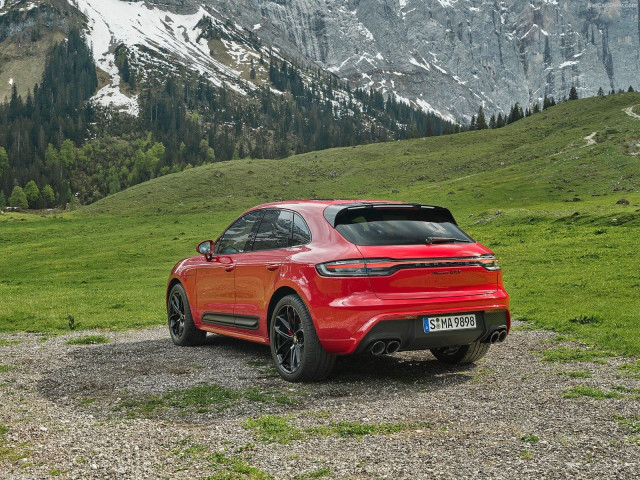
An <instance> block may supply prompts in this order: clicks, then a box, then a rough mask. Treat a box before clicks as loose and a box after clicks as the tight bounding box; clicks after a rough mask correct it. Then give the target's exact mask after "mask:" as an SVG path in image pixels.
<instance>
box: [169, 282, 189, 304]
mask: <svg viewBox="0 0 640 480" xmlns="http://www.w3.org/2000/svg"><path fill="white" fill-rule="evenodd" d="M177 284H180V285H182V282H181V281H180V279H179V278H177V277H174V278H172V279H171V280H169V284H168V285H167V293H166V294H165V302H164V303H165V304H166V306H167V308H168V307H169V294H170V293H171V289H173V287H175V286H176V285H177ZM182 288H184V285H182ZM185 292H186V290H185Z"/></svg>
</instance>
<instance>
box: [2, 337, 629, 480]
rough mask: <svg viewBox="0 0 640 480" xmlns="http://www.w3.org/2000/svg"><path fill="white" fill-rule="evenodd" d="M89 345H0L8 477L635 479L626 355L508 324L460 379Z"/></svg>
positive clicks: (127, 340) (459, 372) (399, 364)
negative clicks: (572, 356) (597, 355)
mask: <svg viewBox="0 0 640 480" xmlns="http://www.w3.org/2000/svg"><path fill="white" fill-rule="evenodd" d="M89 333H96V332H80V333H73V334H70V335H64V336H57V337H50V338H47V337H44V336H42V335H37V334H26V333H25V334H19V335H7V334H5V335H2V336H0V402H1V404H2V409H1V410H0V478H12V479H22V478H29V479H30V478H50V477H56V478H82V479H89V478H100V479H104V478H118V479H120V478H122V479H128V478H131V479H142V478H207V477H211V478H216V479H218V478H231V479H235V478H269V477H272V478H276V479H280V478H283V479H288V478H296V479H304V478H336V479H342V478H351V479H369V478H393V479H399V478H406V479H415V478H429V479H439V478H441V479H451V478H474V479H479V478H491V479H503V478H504V479H511V478H536V479H541V478H545V479H553V478H559V479H560V478H561V479H566V478H573V479H592V478H620V479H632V478H640V474H639V473H638V472H640V437H639V435H640V430H639V428H640V424H639V423H638V422H640V408H639V407H640V379H639V378H638V374H637V370H636V373H635V374H633V373H632V374H631V375H629V374H626V375H625V372H628V370H623V369H620V368H619V367H620V366H621V365H622V364H625V363H627V364H628V363H633V360H631V359H625V358H619V357H605V358H603V359H600V360H599V361H592V362H568V363H567V362H564V363H550V362H545V361H542V357H541V355H540V351H541V350H545V349H552V348H557V347H558V346H562V345H565V346H567V345H566V344H562V343H559V342H558V341H556V340H557V338H556V336H555V334H553V333H550V332H543V331H536V330H528V329H520V328H516V329H515V331H513V332H512V334H511V335H510V336H509V339H508V341H507V342H505V343H503V344H499V345H494V346H492V348H491V350H490V351H489V354H488V355H487V356H486V357H485V358H484V359H482V360H481V361H480V362H478V363H477V364H476V365H474V366H466V367H449V366H443V365H441V364H439V363H438V362H437V361H435V359H434V358H433V357H432V356H431V355H430V354H428V353H426V352H403V353H397V354H395V355H391V356H385V357H371V356H360V357H345V358H340V359H339V360H338V362H337V365H336V368H335V371H334V373H333V375H332V376H331V377H330V379H329V380H328V381H325V382H323V383H319V384H303V385H299V384H289V383H286V382H284V381H282V380H281V379H280V378H279V377H278V376H277V375H276V374H275V370H274V369H273V367H272V366H271V364H270V356H269V351H268V349H267V348H266V347H264V346H258V345H253V344H250V343H244V342H240V341H236V340H233V339H227V338H223V337H217V336H209V337H208V342H207V344H206V345H203V346H200V347H193V348H180V347H175V346H174V345H173V344H172V343H171V341H170V340H169V335H168V332H167V331H166V329H164V328H154V329H147V330H139V331H127V332H117V333H106V334H103V333H100V334H102V335H106V336H107V337H108V338H109V339H110V342H109V343H106V344H102V345H69V344H67V341H68V340H69V339H70V338H73V337H82V336H85V335H87V334H89ZM568 346H572V347H575V346H576V345H568ZM563 372H564V373H565V374H562V373H563ZM566 372H589V375H590V376H588V377H575V376H569V375H567V374H566ZM581 375H586V373H581ZM634 375H635V376H634ZM196 386H198V387H199V388H196V389H194V388H193V387H196ZM576 386H586V387H594V388H598V389H601V390H600V391H596V392H600V393H601V394H602V393H604V394H609V396H611V397H617V398H593V396H581V397H578V398H565V396H564V393H565V392H566V390H567V389H571V388H573V387H576ZM199 389H201V390H199ZM198 392H200V393H201V395H198ZM202 392H205V394H202ZM595 395H597V393H595ZM251 419H258V420H259V421H261V422H262V423H261V424H262V425H266V426H268V427H269V426H270V427H269V428H267V429H264V430H260V429H258V428H251V422H250V420H251ZM247 422H249V423H247ZM344 422H348V423H344ZM257 423H259V422H256V424H257Z"/></svg>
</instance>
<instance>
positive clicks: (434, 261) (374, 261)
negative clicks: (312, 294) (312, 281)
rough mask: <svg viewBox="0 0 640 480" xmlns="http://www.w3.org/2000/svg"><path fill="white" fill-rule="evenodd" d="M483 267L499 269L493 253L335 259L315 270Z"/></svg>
mask: <svg viewBox="0 0 640 480" xmlns="http://www.w3.org/2000/svg"><path fill="white" fill-rule="evenodd" d="M473 266H479V267H484V268H485V269H487V270H489V271H495V270H500V266H499V265H498V259H497V258H496V257H495V256H494V255H480V256H478V257H457V258H424V259H411V260H394V259H391V258H363V259H361V260H337V261H335V262H326V263H319V264H318V265H316V270H317V271H318V273H319V274H320V275H322V276H323V277H366V276H369V277H382V276H386V275H391V274H393V273H395V272H397V271H398V270H401V269H405V268H443V267H473Z"/></svg>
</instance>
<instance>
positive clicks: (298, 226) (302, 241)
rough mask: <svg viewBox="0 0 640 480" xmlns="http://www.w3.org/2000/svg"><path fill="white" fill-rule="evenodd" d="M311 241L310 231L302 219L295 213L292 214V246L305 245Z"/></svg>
mask: <svg viewBox="0 0 640 480" xmlns="http://www.w3.org/2000/svg"><path fill="white" fill-rule="evenodd" d="M310 242H311V232H310V231H309V227H308V226H307V223H306V222H305V221H304V219H303V218H302V217H301V216H300V215H298V214H297V213H295V214H294V215H293V243H292V244H291V245H292V246H294V247H295V246H297V245H306V244H307V243H310Z"/></svg>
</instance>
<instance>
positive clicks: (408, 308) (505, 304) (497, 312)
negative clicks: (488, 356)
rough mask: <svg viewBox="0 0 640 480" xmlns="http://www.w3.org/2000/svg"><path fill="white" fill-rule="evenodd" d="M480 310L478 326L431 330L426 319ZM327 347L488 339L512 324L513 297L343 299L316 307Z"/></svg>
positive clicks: (423, 345)
mask: <svg viewBox="0 0 640 480" xmlns="http://www.w3.org/2000/svg"><path fill="white" fill-rule="evenodd" d="M457 313H475V314H476V319H477V323H478V325H477V326H476V328H474V329H468V330H454V331H444V332H431V333H425V332H424V331H423V327H422V318H423V317H425V316H429V315H445V314H457ZM311 315H312V318H313V319H314V323H315V326H316V331H317V333H318V338H319V339H320V343H321V344H322V346H323V348H324V349H325V350H326V351H328V352H330V353H334V354H337V355H348V354H351V353H360V352H362V351H365V350H366V349H367V348H368V347H369V346H370V345H371V344H372V343H373V342H375V341H377V340H391V339H394V340H398V341H399V342H400V350H424V349H429V348H435V347H446V346H451V345H465V344H469V343H472V342H476V341H484V340H486V339H487V337H488V336H489V335H490V334H491V333H492V332H493V331H494V330H496V329H497V328H506V329H507V331H508V330H509V329H510V327H511V317H510V314H509V295H508V294H507V292H506V291H505V290H504V289H502V288H501V289H499V290H498V292H497V293H494V294H491V295H477V296H468V297H450V298H440V299H429V300H426V301H422V302H421V301H416V300H411V301H408V300H393V301H391V300H381V299H379V298H377V297H375V296H374V295H373V294H371V295H369V294H366V293H365V294H360V295H356V296H351V297H348V298H342V299H337V300H335V301H334V302H331V304H330V305H329V306H328V307H320V308H315V309H312V311H311Z"/></svg>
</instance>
